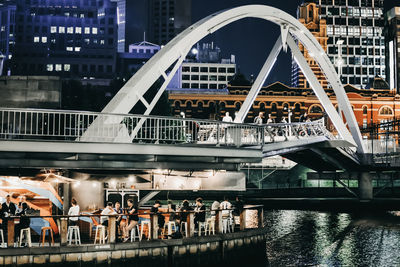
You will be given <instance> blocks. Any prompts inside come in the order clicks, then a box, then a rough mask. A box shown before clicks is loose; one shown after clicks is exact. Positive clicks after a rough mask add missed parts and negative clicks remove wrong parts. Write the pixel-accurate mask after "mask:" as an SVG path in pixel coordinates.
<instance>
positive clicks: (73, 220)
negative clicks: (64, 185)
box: [68, 198, 80, 226]
mask: <svg viewBox="0 0 400 267" xmlns="http://www.w3.org/2000/svg"><path fill="white" fill-rule="evenodd" d="M79 212H80V208H79V205H78V202H77V201H76V199H75V198H72V200H71V207H70V208H69V210H68V215H70V216H75V215H79ZM78 219H79V218H78V217H70V218H69V225H71V226H75V225H78Z"/></svg>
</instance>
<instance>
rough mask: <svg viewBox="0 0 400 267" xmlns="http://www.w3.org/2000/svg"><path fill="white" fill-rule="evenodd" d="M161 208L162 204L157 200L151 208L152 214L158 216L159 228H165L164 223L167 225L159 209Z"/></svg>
mask: <svg viewBox="0 0 400 267" xmlns="http://www.w3.org/2000/svg"><path fill="white" fill-rule="evenodd" d="M159 207H161V202H160V201H158V200H156V201H155V202H154V205H153V207H151V209H150V212H151V213H156V214H157V215H158V227H159V228H162V227H164V223H165V217H164V215H162V214H161V213H160V212H159V211H158V208H159Z"/></svg>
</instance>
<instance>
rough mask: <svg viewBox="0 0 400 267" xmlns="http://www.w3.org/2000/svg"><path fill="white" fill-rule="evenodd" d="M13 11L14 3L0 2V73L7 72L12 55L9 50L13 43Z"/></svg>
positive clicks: (11, 48) (14, 8)
mask: <svg viewBox="0 0 400 267" xmlns="http://www.w3.org/2000/svg"><path fill="white" fill-rule="evenodd" d="M15 11H16V5H15V3H13V2H11V1H3V2H0V53H1V54H2V56H1V57H2V59H0V60H1V61H2V62H1V64H2V66H1V67H2V68H1V69H0V75H3V74H6V73H7V72H8V69H9V68H10V66H9V62H10V60H11V58H12V56H13V55H12V52H11V51H12V50H13V49H14V45H15Z"/></svg>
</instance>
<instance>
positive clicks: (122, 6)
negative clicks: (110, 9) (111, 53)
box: [111, 0, 127, 53]
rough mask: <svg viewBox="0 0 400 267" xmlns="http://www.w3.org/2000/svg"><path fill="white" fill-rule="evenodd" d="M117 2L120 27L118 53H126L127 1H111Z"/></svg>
mask: <svg viewBox="0 0 400 267" xmlns="http://www.w3.org/2000/svg"><path fill="white" fill-rule="evenodd" d="M111 1H112V2H117V25H118V41H117V43H118V46H117V52H118V53H124V52H125V43H126V19H127V16H126V4H127V3H126V0H111Z"/></svg>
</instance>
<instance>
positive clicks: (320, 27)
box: [291, 3, 328, 89]
mask: <svg viewBox="0 0 400 267" xmlns="http://www.w3.org/2000/svg"><path fill="white" fill-rule="evenodd" d="M319 12H320V11H319V7H318V6H317V5H316V4H315V3H307V4H302V5H301V6H300V7H299V10H298V13H299V14H298V19H299V21H300V22H301V23H303V24H304V25H305V26H306V27H307V29H308V30H309V31H310V32H311V33H312V34H313V35H314V37H315V38H316V39H317V41H318V42H319V44H320V45H321V47H322V48H323V49H324V50H325V52H326V50H327V41H328V36H327V34H326V20H325V19H321V18H320V17H319ZM299 49H300V51H301V52H302V53H303V55H304V57H305V59H306V60H307V63H308V65H309V66H310V67H311V69H312V71H313V72H314V74H315V76H316V77H317V79H318V81H319V82H320V84H321V85H322V87H323V88H324V89H327V88H328V82H327V80H326V78H325V75H324V73H323V72H322V70H321V68H320V67H319V65H318V63H317V62H316V61H315V60H314V59H313V57H312V56H313V55H312V54H310V53H308V51H307V49H306V48H305V47H304V46H303V44H301V43H299ZM291 79H292V86H293V87H297V88H303V89H306V88H309V87H310V86H309V84H308V82H307V79H306V77H305V76H304V74H303V73H302V71H301V70H300V68H299V66H298V65H297V63H296V61H295V60H292V77H291Z"/></svg>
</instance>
